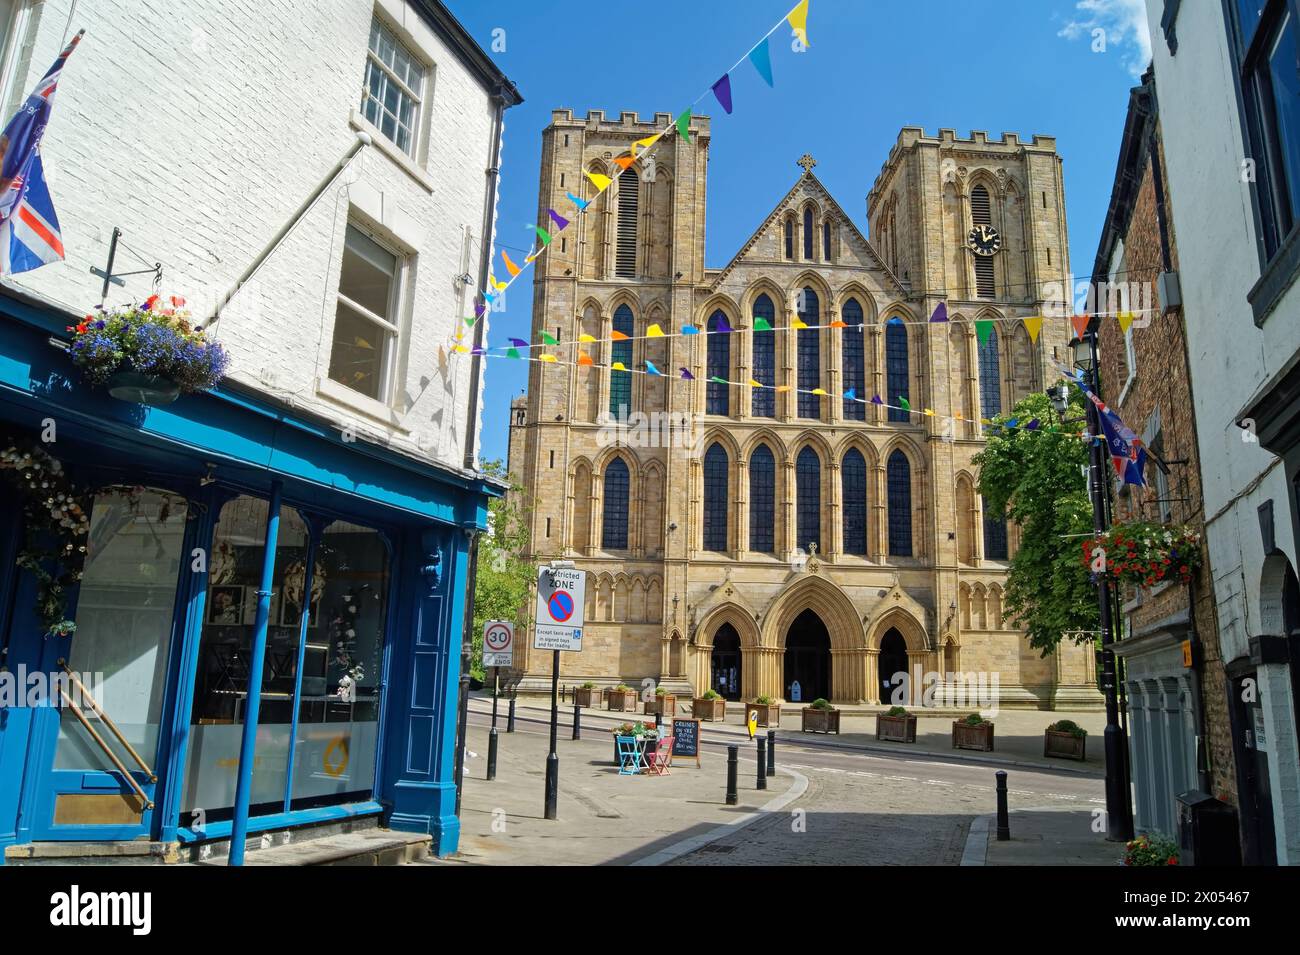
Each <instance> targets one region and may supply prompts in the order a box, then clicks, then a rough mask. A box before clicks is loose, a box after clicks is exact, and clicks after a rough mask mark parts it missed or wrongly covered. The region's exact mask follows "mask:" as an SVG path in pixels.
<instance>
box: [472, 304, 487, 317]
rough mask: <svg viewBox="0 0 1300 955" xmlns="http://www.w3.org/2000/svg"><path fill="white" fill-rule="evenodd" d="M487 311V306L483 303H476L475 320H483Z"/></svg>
mask: <svg viewBox="0 0 1300 955" xmlns="http://www.w3.org/2000/svg"><path fill="white" fill-rule="evenodd" d="M486 311H487V306H486V305H484V304H483V303H482V302H475V303H474V317H475V318H482V317H483V313H484V312H486Z"/></svg>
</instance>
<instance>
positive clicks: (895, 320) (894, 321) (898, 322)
mask: <svg viewBox="0 0 1300 955" xmlns="http://www.w3.org/2000/svg"><path fill="white" fill-rule="evenodd" d="M885 324H886V325H903V324H906V323H905V322H904V321H903V320H902V319H901V318H899V317H898V316H897V315H895V316H894V317H893V318H891V319H890V320H889V321H887V322H885Z"/></svg>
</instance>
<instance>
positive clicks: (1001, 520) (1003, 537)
mask: <svg viewBox="0 0 1300 955" xmlns="http://www.w3.org/2000/svg"><path fill="white" fill-rule="evenodd" d="M980 500H981V502H982V504H983V506H984V556H985V557H987V558H988V559H989V560H1006V559H1007V519H1006V518H1005V517H1003V516H1001V515H998V514H994V513H993V512H992V511H990V510H989V502H988V500H987V499H985V498H981V499H980Z"/></svg>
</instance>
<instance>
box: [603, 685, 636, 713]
mask: <svg viewBox="0 0 1300 955" xmlns="http://www.w3.org/2000/svg"><path fill="white" fill-rule="evenodd" d="M636 704H637V698H636V690H634V689H632V688H631V687H630V686H628V685H627V684H626V683H620V684H619V685H618V686H616V687H614V689H612V690H610V691H609V708H610V710H611V711H612V712H615V713H635V712H636Z"/></svg>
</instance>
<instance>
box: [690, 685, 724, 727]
mask: <svg viewBox="0 0 1300 955" xmlns="http://www.w3.org/2000/svg"><path fill="white" fill-rule="evenodd" d="M691 713H692V714H694V716H695V718H696V719H697V720H725V719H726V718H727V701H726V700H724V699H723V698H722V697H721V695H719V693H718V691H717V690H713V689H708V690H705V691H704V692H703V693H702V694H701V695H699V696H697V697H695V699H694V700H692V701H691Z"/></svg>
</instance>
